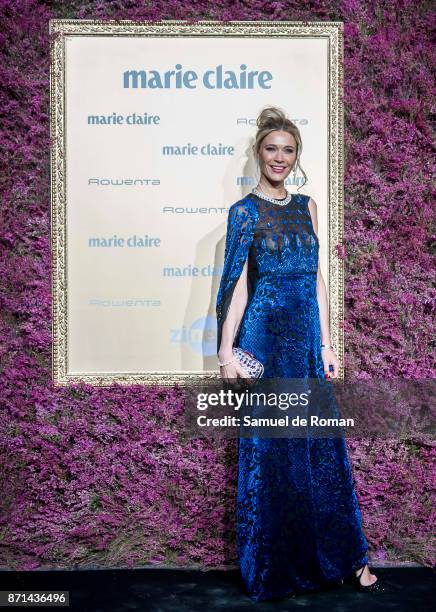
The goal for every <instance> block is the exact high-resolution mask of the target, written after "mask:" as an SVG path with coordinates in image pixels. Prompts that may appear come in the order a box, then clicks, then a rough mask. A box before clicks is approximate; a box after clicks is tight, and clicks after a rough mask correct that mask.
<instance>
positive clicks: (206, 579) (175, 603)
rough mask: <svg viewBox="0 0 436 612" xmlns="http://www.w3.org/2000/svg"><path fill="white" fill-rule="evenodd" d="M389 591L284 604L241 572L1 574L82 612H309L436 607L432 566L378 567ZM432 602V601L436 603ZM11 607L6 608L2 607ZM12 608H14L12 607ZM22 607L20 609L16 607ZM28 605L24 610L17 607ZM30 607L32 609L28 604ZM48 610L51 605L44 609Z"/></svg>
mask: <svg viewBox="0 0 436 612" xmlns="http://www.w3.org/2000/svg"><path fill="white" fill-rule="evenodd" d="M372 572H373V573H375V574H376V575H377V576H379V577H380V578H382V579H383V580H384V582H385V584H386V586H387V589H388V591H387V592H386V593H383V594H380V595H374V594H373V595H371V594H366V593H359V592H357V591H355V590H354V589H353V588H352V587H350V586H348V585H342V586H340V587H338V588H335V589H333V590H329V591H325V592H318V593H312V594H310V595H299V596H298V597H297V598H294V599H289V600H285V601H281V602H268V603H267V602H262V603H254V602H252V601H251V600H250V599H249V598H248V596H247V595H246V593H245V591H244V587H243V584H242V583H241V579H240V575H239V572H238V571H236V570H235V571H233V570H232V571H227V572H223V571H208V572H199V571H190V570H168V569H137V570H87V571H83V570H82V571H72V572H65V571H54V572H45V571H44V572H41V571H35V572H1V573H0V580H1V587H0V590H9V589H12V590H32V589H38V590H49V589H51V590H68V591H69V592H70V606H69V608H59V607H58V608H55V609H57V610H61V609H63V610H74V611H76V610H80V612H100V611H101V612H106V611H110V612H124V611H127V610H146V611H147V612H196V611H197V610H198V611H200V612H209V611H210V610H225V611H226V612H232V611H233V610H256V612H258V611H259V612H263V611H264V610H269V611H271V610H274V611H275V610H301V609H304V608H305V609H307V610H310V612H312V611H314V612H316V611H328V612H348V611H350V612H351V611H353V612H355V611H356V610H357V611H358V612H371V611H372V610H387V611H392V612H409V611H410V612H412V611H413V612H415V611H418V612H426V611H427V610H435V609H436V599H435V588H434V584H435V574H434V571H433V570H431V569H429V568H421V567H402V568H379V567H377V568H374V567H372ZM432 601H433V605H432V603H431V602H432ZM2 609H6V608H2ZM8 609H12V608H8ZM15 609H17V608H15ZM18 609H24V608H18ZM26 609H29V608H26ZM33 609H35V608H33ZM39 609H49V608H39Z"/></svg>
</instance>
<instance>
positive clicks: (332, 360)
mask: <svg viewBox="0 0 436 612" xmlns="http://www.w3.org/2000/svg"><path fill="white" fill-rule="evenodd" d="M321 357H322V362H323V364H324V375H325V374H328V376H326V378H337V377H338V374H339V360H338V358H337V357H336V355H335V352H334V351H332V349H330V348H323V349H322V351H321ZM330 365H332V366H333V372H330V368H329V366H330Z"/></svg>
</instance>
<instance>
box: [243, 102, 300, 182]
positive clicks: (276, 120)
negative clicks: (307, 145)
mask: <svg viewBox="0 0 436 612" xmlns="http://www.w3.org/2000/svg"><path fill="white" fill-rule="evenodd" d="M256 125H257V128H258V129H257V133H256V140H255V142H254V145H253V151H254V153H255V156H256V159H259V158H258V155H259V151H260V145H261V143H262V140H263V139H264V138H265V136H268V134H270V133H271V132H274V131H275V130H282V131H284V132H289V134H292V136H293V137H294V138H295V142H296V143H297V159H296V161H295V165H294V172H295V171H296V170H297V169H298V168H299V169H300V171H301V173H302V175H303V177H304V183H303V185H305V184H306V183H307V180H308V179H307V176H306V173H305V172H304V170H303V168H302V167H301V165H300V157H301V151H302V149H303V143H302V141H301V135H300V130H299V129H298V127H297V126H296V125H295V123H293V122H292V121H291V120H290V119H288V118H287V117H286V114H285V113H284V112H283V111H282V110H281V109H280V108H277V107H276V106H268V107H266V108H264V109H263V110H262V111H261V113H260V115H259V116H258V118H257V120H256ZM303 185H300V187H302V186H303Z"/></svg>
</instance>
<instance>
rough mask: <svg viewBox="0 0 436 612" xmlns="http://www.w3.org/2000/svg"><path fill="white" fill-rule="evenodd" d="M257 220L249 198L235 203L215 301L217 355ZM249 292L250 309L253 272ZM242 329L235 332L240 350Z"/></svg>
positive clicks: (230, 211)
mask: <svg viewBox="0 0 436 612" xmlns="http://www.w3.org/2000/svg"><path fill="white" fill-rule="evenodd" d="M257 219H258V209H257V206H256V201H255V200H254V199H251V198H250V197H249V196H248V197H246V198H244V199H243V200H240V201H239V202H236V203H235V204H233V205H232V206H231V207H230V209H229V214H228V218H227V234H226V245H225V249H224V264H223V272H222V276H221V281H220V286H219V289H218V293H217V299H216V317H217V353H218V351H219V349H220V346H221V337H222V328H223V324H224V322H225V320H226V317H227V313H228V310H229V307H230V304H231V301H232V296H233V291H234V289H235V286H236V283H237V282H238V279H239V277H240V276H241V272H242V269H243V267H244V264H245V261H246V259H247V257H248V253H249V250H250V246H251V244H252V242H253V236H254V229H255V227H256V223H257ZM247 289H248V301H247V307H248V304H249V302H250V300H251V296H252V293H253V290H254V278H253V277H252V275H251V273H250V271H249V272H248V274H247ZM241 322H242V321H241ZM240 326H241V323H240V324H239V328H238V330H237V332H236V335H235V338H234V341H233V346H237V342H238V338H239V329H240Z"/></svg>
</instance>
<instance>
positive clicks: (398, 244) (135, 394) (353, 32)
mask: <svg viewBox="0 0 436 612" xmlns="http://www.w3.org/2000/svg"><path fill="white" fill-rule="evenodd" d="M0 8H1V22H2V26H3V27H2V30H1V32H0V43H1V44H0V53H1V61H0V72H1V82H2V89H1V94H0V95H1V114H2V125H3V131H2V133H1V136H0V138H1V149H2V174H1V183H0V186H1V202H2V215H1V218H0V240H1V254H0V277H1V285H2V287H1V289H2V290H1V297H0V305H1V320H0V326H1V328H0V337H1V340H2V342H1V346H0V360H1V379H0V401H1V404H2V406H1V411H0V445H1V446H0V453H1V454H0V478H1V481H0V488H1V500H0V568H12V569H29V568H30V569H31V568H38V567H45V568H50V567H59V568H72V567H89V566H100V567H103V566H106V567H107V566H113V567H114V566H117V567H121V566H142V565H148V564H151V565H156V564H157V565H164V566H174V565H175V566H190V567H192V566H199V567H202V568H205V567H223V568H225V567H230V566H232V565H234V564H235V563H236V549H235V532H234V510H235V489H236V469H237V463H236V462H237V456H236V444H235V441H227V442H221V443H218V442H212V441H206V440H205V439H201V440H188V439H186V438H185V436H184V425H183V410H184V403H183V390H182V389H180V388H177V387H176V388H171V389H165V388H159V387H153V388H143V387H140V386H132V387H120V386H118V387H117V386H115V387H113V388H104V389H96V388H92V387H89V386H86V385H76V386H75V387H73V388H55V387H54V386H53V384H52V382H51V295H50V261H51V260H50V239H49V236H50V219H49V150H50V141H49V91H48V85H49V77H48V69H49V39H48V20H49V19H50V18H88V19H89V18H96V19H126V18H131V19H158V18H162V19H218V20H229V19H235V20H259V19H262V20H273V19H275V20H303V21H312V20H315V21H322V20H325V21H328V20H340V21H344V22H345V58H344V75H345V143H346V166H345V179H346V184H345V189H346V191H345V248H344V249H341V251H340V253H341V256H343V257H344V259H345V265H346V291H345V303H346V320H345V334H346V368H347V373H348V375H349V376H350V377H353V376H357V377H359V378H362V377H363V378H364V377H367V378H377V377H385V378H394V377H403V378H410V379H414V380H417V379H429V378H434V373H435V361H434V340H433V321H434V304H435V299H434V298H435V291H434V288H433V284H432V281H433V280H434V278H433V277H434V269H435V261H434V242H432V240H433V239H434V187H433V185H432V178H431V177H432V174H433V175H434V170H435V168H434V157H433V156H432V154H433V149H432V132H431V123H430V118H431V112H432V105H433V101H434V99H435V87H434V80H433V77H432V74H434V68H435V66H434V57H435V56H434V50H433V48H432V46H431V42H430V35H429V33H430V31H431V28H432V26H433V27H434V25H435V13H434V12H432V10H431V3H430V2H415V1H412V0H398V1H390V2H389V1H382V0H377V1H375V0H342V1H340V0H311V2H307V3H302V2H298V1H295V0H290V1H284V0H283V1H276V2H265V1H260V0H250V2H243V1H238V0H236V1H235V0H231V1H229V0H217V1H215V2H213V3H209V2H203V1H201V0H196V1H195V2H194V1H192V2H185V3H181V2H178V1H176V0H172V1H168V2H164V1H162V0H157V1H155V2H153V3H151V2H144V3H141V2H136V3H132V2H130V1H128V0H116V1H115V0H110V1H105V2H77V1H73V0H71V1H63V2H62V1H61V2H48V1H46V2H44V1H39V2H38V1H36V0H21V1H18V0H0ZM278 102H279V101H278ZM432 249H433V250H432ZM348 445H349V450H350V458H351V460H352V465H353V470H354V474H355V480H356V486H357V490H358V495H359V499H360V503H361V507H362V511H363V517H364V523H365V529H366V534H367V537H368V540H369V542H370V545H371V556H372V559H377V560H381V561H383V560H397V561H403V560H404V561H418V562H421V563H424V564H426V565H433V564H434V553H433V552H432V549H431V546H430V542H431V538H430V532H431V530H432V518H433V517H432V514H431V513H432V507H433V506H434V499H433V498H432V492H433V491H434V483H433V482H432V476H433V475H432V471H431V466H432V462H434V458H435V455H436V451H435V445H434V441H432V440H429V439H428V438H427V439H424V438H422V437H420V436H415V437H413V438H408V439H407V438H406V439H401V440H390V441H386V440H385V441H366V440H360V441H359V440H350V441H349V442H348ZM433 480H434V477H433ZM433 522H434V521H433Z"/></svg>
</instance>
